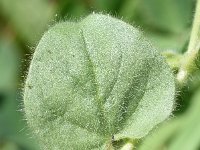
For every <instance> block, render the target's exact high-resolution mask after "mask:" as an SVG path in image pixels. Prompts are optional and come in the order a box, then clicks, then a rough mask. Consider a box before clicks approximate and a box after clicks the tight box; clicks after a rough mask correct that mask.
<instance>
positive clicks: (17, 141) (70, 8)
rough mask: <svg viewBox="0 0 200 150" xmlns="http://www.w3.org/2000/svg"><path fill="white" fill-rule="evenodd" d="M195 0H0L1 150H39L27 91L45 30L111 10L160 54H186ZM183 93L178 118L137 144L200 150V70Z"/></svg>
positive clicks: (156, 149) (146, 149)
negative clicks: (28, 119)
mask: <svg viewBox="0 0 200 150" xmlns="http://www.w3.org/2000/svg"><path fill="white" fill-rule="evenodd" d="M195 2H196V1H195V0H0V150H38V146H37V144H36V143H37V142H35V141H36V140H37V139H34V138H33V136H32V135H31V133H30V131H29V129H28V127H27V125H26V123H25V119H24V117H23V102H22V94H21V93H22V90H23V83H24V79H25V76H26V72H27V69H28V66H29V62H30V59H31V55H32V53H33V52H34V49H35V47H36V45H37V43H38V41H39V39H40V38H41V36H42V34H43V33H44V31H46V30H47V29H48V28H49V27H50V26H52V25H53V24H55V23H56V22H59V21H61V20H77V19H79V18H81V17H84V16H86V15H87V14H89V13H92V12H93V11H94V12H102V13H109V14H111V15H113V16H116V17H117V18H120V19H121V18H122V20H124V21H126V22H128V23H130V24H132V25H134V26H136V27H138V28H140V29H141V30H142V31H143V32H144V34H145V35H146V36H147V37H149V39H150V40H151V41H152V42H153V43H154V45H155V46H157V47H158V49H159V51H160V52H163V51H173V52H176V53H180V54H181V53H183V52H184V51H185V50H186V48H187V44H188V40H189V36H190V30H191V24H192V20H193V14H194V8H195ZM191 81H192V82H191V83H190V85H189V86H188V87H186V88H184V89H183V90H182V91H179V92H178V93H177V98H176V110H175V111H174V117H173V118H171V119H170V120H169V121H168V122H164V123H163V124H161V125H160V127H158V128H156V129H155V130H153V131H152V132H151V134H150V135H149V136H147V137H146V138H145V139H144V140H141V141H139V142H138V143H137V145H136V146H137V148H138V149H142V150H163V149H167V150H168V149H169V150H198V149H200V115H199V114H200V111H199V110H200V104H199V102H200V94H199V93H200V72H196V74H195V76H194V77H191Z"/></svg>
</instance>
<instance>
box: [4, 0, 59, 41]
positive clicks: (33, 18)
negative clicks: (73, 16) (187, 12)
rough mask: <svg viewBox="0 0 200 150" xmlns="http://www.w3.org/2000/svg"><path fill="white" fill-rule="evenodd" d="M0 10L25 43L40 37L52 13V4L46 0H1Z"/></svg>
mask: <svg viewBox="0 0 200 150" xmlns="http://www.w3.org/2000/svg"><path fill="white" fill-rule="evenodd" d="M0 11H1V13H2V14H3V16H5V18H6V19H7V20H8V23H9V24H10V25H11V26H12V27H13V28H14V30H15V31H16V33H17V35H18V36H19V37H20V38H21V39H22V40H24V41H25V42H26V44H27V43H29V44H33V43H36V41H38V39H40V37H41V35H42V33H43V32H44V29H45V28H47V26H48V23H49V21H50V19H51V18H52V16H53V13H54V11H55V10H54V6H53V5H52V4H51V3H49V2H48V1H46V0H28V1H27V0H1V1H0Z"/></svg>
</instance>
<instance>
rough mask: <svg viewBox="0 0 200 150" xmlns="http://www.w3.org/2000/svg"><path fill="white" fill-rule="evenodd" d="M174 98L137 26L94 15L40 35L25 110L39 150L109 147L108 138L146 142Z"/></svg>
mask: <svg viewBox="0 0 200 150" xmlns="http://www.w3.org/2000/svg"><path fill="white" fill-rule="evenodd" d="M174 93H175V86H174V77H173V75H172V73H171V71H170V68H169V67H168V65H167V64H166V62H165V61H164V59H163V58H162V57H161V56H160V55H159V54H158V52H157V51H156V50H155V48H154V47H153V46H152V45H151V44H150V43H149V42H148V41H147V40H146V39H145V38H144V37H143V35H142V34H141V33H140V32H139V31H138V30H137V29H136V28H134V27H132V26H130V25H128V24H126V23H125V22H122V21H120V20H117V19H114V18H112V17H110V16H106V15H101V14H92V15H89V16H88V17H86V18H85V19H83V20H82V21H80V22H78V23H73V22H64V23H59V24H57V25H56V26H54V27H52V28H51V29H50V30H49V31H48V32H46V33H45V35H44V36H43V38H42V39H41V41H40V42H39V45H38V46H37V48H36V51H35V53H34V56H33V59H32V62H31V65H30V69H29V73H28V76H27V80H26V85H25V92H24V105H25V112H26V117H27V119H28V123H29V125H30V127H31V128H32V129H33V131H34V133H35V134H36V135H37V136H38V137H39V139H40V142H41V145H43V149H52V150H53V149H61V150H62V149H66V147H67V148H68V149H74V150H76V149H77V150H80V149H82V150H84V149H108V147H109V145H112V141H113V140H114V141H117V140H120V139H127V138H128V139H136V138H141V137H144V136H145V135H147V134H148V132H149V131H150V130H151V129H152V128H153V127H155V126H156V125H157V124H158V123H160V122H162V121H163V120H165V119H166V118H167V117H168V116H169V115H170V114H171V112H172V110H173V104H174ZM111 147H112V146H111Z"/></svg>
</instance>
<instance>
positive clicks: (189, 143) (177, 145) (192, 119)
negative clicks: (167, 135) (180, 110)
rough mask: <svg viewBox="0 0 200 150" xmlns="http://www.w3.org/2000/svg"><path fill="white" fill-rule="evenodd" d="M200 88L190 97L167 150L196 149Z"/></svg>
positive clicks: (197, 147)
mask: <svg viewBox="0 0 200 150" xmlns="http://www.w3.org/2000/svg"><path fill="white" fill-rule="evenodd" d="M199 99H200V89H198V90H197V91H196V93H195V94H194V96H193V98H192V103H191V106H190V108H189V109H188V111H187V113H186V114H185V115H184V122H183V123H182V127H181V128H180V132H179V133H178V134H177V135H176V136H175V138H174V139H173V140H172V141H171V143H170V145H169V150H177V149H181V150H189V149H191V150H196V149H199V146H200V145H199V144H200V120H199V113H200V109H199V108H200V101H199Z"/></svg>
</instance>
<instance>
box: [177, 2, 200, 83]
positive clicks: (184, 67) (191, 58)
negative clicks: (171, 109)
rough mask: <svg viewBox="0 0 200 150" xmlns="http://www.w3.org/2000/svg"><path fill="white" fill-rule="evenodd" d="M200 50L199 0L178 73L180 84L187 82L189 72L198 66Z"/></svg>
mask: <svg viewBox="0 0 200 150" xmlns="http://www.w3.org/2000/svg"><path fill="white" fill-rule="evenodd" d="M199 50H200V0H197V5H196V12H195V16H194V21H193V26H192V32H191V37H190V42H189V46H188V50H187V51H186V52H185V54H184V56H183V59H182V60H181V67H180V70H179V72H178V74H177V80H178V82H179V83H180V84H183V83H185V82H187V80H188V77H189V74H191V73H192V72H194V71H195V70H196V68H197V66H196V62H195V61H196V58H197V57H198V54H199Z"/></svg>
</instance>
